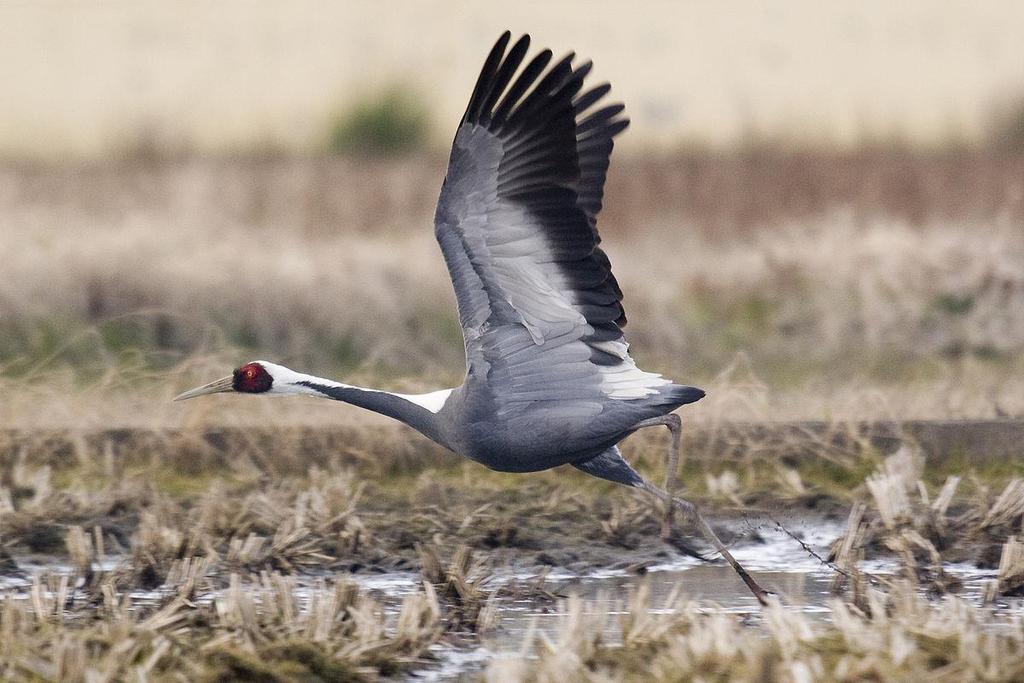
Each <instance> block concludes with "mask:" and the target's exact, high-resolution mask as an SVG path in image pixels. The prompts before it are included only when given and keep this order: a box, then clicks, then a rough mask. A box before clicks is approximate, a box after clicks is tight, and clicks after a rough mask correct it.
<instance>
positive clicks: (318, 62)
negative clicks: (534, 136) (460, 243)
mask: <svg viewBox="0 0 1024 683" xmlns="http://www.w3.org/2000/svg"><path fill="white" fill-rule="evenodd" d="M506 28H508V29H511V30H512V32H513V33H514V34H516V33H519V32H530V33H531V34H532V35H533V37H534V40H535V45H544V46H551V47H552V48H553V49H554V51H555V52H556V53H559V52H561V51H563V50H569V49H575V50H576V51H577V53H578V54H579V55H580V56H581V57H583V58H593V59H594V61H595V63H596V66H595V71H594V73H595V75H596V79H597V80H604V79H607V80H609V81H611V82H612V84H613V85H614V89H613V92H612V94H613V96H614V97H617V98H620V99H621V100H622V101H624V102H625V104H626V105H627V113H628V114H629V115H630V117H631V119H632V126H631V127H630V129H629V130H628V131H627V132H626V133H625V134H624V135H623V136H621V137H620V138H619V139H618V141H617V143H616V144H617V147H616V151H615V154H614V155H613V158H612V165H611V169H610V172H609V176H608V183H607V187H606V193H605V209H604V211H603V213H602V214H601V216H600V219H599V225H598V227H599V228H600V232H601V234H602V237H603V239H604V246H605V247H606V251H607V252H608V254H609V256H610V258H611V261H612V264H613V266H614V269H615V272H616V274H617V277H618V280H619V282H620V284H621V285H622V288H623V290H624V292H625V297H626V298H625V302H624V303H625V306H626V312H627V314H628V317H629V319H630V323H629V325H628V326H627V328H626V334H627V338H628V339H629V341H630V342H631V343H632V345H633V346H632V349H631V351H632V353H633V356H634V358H636V359H637V361H638V362H639V364H640V365H641V366H642V367H644V368H645V369H650V370H654V371H658V372H662V373H665V374H666V375H668V376H670V377H672V378H674V379H676V380H678V381H681V382H686V383H692V384H695V385H698V386H702V387H704V388H706V389H707V390H708V392H709V393H708V396H707V398H705V399H704V400H702V401H700V402H698V403H697V404H694V405H692V406H687V407H686V409H685V410H683V411H681V413H682V415H683V416H684V418H685V419H686V429H685V430H684V438H683V445H684V448H683V451H684V460H685V462H684V463H683V464H682V466H681V475H682V477H681V480H682V482H683V483H684V484H685V488H686V495H687V497H688V498H691V499H693V500H694V501H697V502H698V503H699V504H700V505H701V506H702V507H704V508H705V509H708V510H710V511H711V512H712V515H713V519H714V523H715V525H716V528H718V529H719V531H720V533H722V534H723V537H724V538H726V540H727V542H728V543H729V544H730V547H732V548H733V550H734V551H735V552H736V554H737V557H740V558H741V559H742V561H743V562H744V563H745V564H746V565H747V566H748V567H749V568H750V569H751V570H752V571H754V572H755V573H756V574H757V575H758V577H759V579H761V580H763V581H764V582H765V583H766V585H767V586H768V587H770V588H772V589H773V590H776V591H777V592H778V594H779V595H780V596H781V602H782V604H783V605H785V607H782V606H772V607H770V608H768V609H767V610H761V609H760V607H758V606H757V605H756V604H754V603H753V599H752V598H751V597H750V596H749V595H747V593H746V592H745V591H744V589H743V588H742V586H741V585H740V584H739V582H738V581H737V580H736V578H735V577H734V576H732V575H731V574H729V573H728V572H729V570H728V569H725V570H724V571H722V567H721V566H716V565H714V564H713V563H711V562H706V561H705V559H706V558H704V557H703V555H706V554H707V553H706V552H705V551H704V550H703V549H702V548H701V547H700V546H699V544H696V543H695V542H694V539H692V538H690V537H689V536H687V534H686V529H685V528H683V529H677V530H676V531H677V533H674V534H673V535H672V536H671V537H670V538H668V539H663V538H661V536H660V533H659V532H660V527H661V511H660V510H659V503H658V502H657V501H653V500H639V499H634V498H632V497H631V496H630V494H629V492H627V491H625V490H624V489H623V490H618V489H614V487H613V486H612V485H611V484H609V483H607V482H602V481H598V480H596V479H590V478H587V477H584V476H583V475H576V474H572V473H566V472H565V471H564V468H563V469H560V470H556V471H548V472H542V473H536V474H531V475H522V476H511V475H506V474H501V473H492V472H489V471H487V470H485V469H484V468H482V467H480V466H479V465H477V464H475V463H472V462H469V461H465V460H462V459H459V458H455V457H454V456H452V455H451V454H450V453H447V452H442V451H441V449H440V448H439V447H436V446H434V445H433V444H431V443H430V442H428V441H427V440H426V439H423V438H420V437H419V436H418V435H415V434H413V433H412V432H411V431H410V430H409V429H407V428H405V427H403V426H401V425H399V424H398V423H396V422H393V421H389V420H387V419H386V418H383V417H380V416H376V415H372V414H367V413H363V412H360V411H359V410H358V409H356V408H353V407H350V406H343V405H339V404H337V403H335V402H332V401H322V400H321V401H318V400H315V399H312V398H310V399H300V398H296V399H288V400H250V399H249V398H248V397H239V396H229V395H222V396H216V397H209V398H208V400H201V401H190V402H187V403H184V404H182V403H172V402H171V400H170V399H171V397H173V396H174V395H175V394H177V393H178V392H180V391H181V390H183V389H185V388H188V387H191V386H194V385H196V384H199V383H201V382H206V381H209V380H212V379H215V378H217V377H221V376H223V375H225V374H227V372H228V371H229V370H230V369H231V368H233V367H236V366H238V365H240V364H241V363H243V362H245V361H248V360H252V359H258V358H261V359H266V360H270V361H276V362H281V363H285V364H287V365H289V366H291V367H293V368H296V369H299V370H304V371H308V372H311V373H314V374H317V375H323V376H329V377H336V378H338V379H339V380H342V381H345V382H349V383H353V384H361V385H370V386H379V387H382V388H386V389H394V390H400V391H418V390H431V389H436V388H438V387H448V386H455V385H457V384H458V383H459V382H460V381H461V380H462V375H463V372H464V359H463V352H462V339H461V331H460V329H459V326H458V319H457V316H456V311H455V308H454V296H453V294H452V291H451V285H450V283H449V281H448V276H447V273H446V271H445V267H444V264H443V261H442V259H441V255H440V252H439V249H438V247H437V245H436V243H435V241H434V237H433V229H432V216H433V211H434V204H435V201H436V198H437V194H438V191H439V188H440V185H441V181H442V178H443V175H444V171H445V163H446V159H447V148H448V145H449V144H450V141H451V137H452V134H453V128H454V125H455V122H456V121H457V119H458V116H459V115H460V114H461V112H462V110H463V107H464V106H465V103H466V101H467V97H468V96H469V92H470V90H471V87H472V83H473V80H474V78H475V77H476V74H477V71H478V69H479V66H480V63H481V60H482V59H483V57H484V55H485V54H486V51H487V50H488V48H489V47H490V45H491V44H492V42H493V40H494V39H495V38H496V37H497V36H498V35H499V33H500V32H501V31H503V30H504V29H506ZM1021 35H1024V5H1022V4H1020V3H1017V2H1011V1H1009V0H993V1H991V2H985V3H968V2H947V3H941V4H940V3H934V2H930V1H928V0H911V1H909V2H902V3H888V2H882V1H881V0H866V1H865V2H859V3H856V4H852V3H851V4H839V3H821V2H813V1H812V0H796V1H793V2H786V3H760V2H741V1H739V0H726V1H724V2H685V3H682V2H669V1H658V2H650V3H644V4H643V5H638V6H628V5H624V4H622V3H612V2H604V1H599V2H584V1H583V0H572V1H569V2H558V3H553V2H536V1H528V2H521V3H505V4H504V5H502V6H494V4H493V3H491V4H481V3H473V2H468V1H465V0H458V1H451V2H443V3H442V2H430V3H401V4H399V3H390V4H386V5H382V4H380V3H369V2H328V1H327V0H298V1H296V2H283V1H278V0H267V1H265V2H258V3H257V2H244V1H242V0H225V1H223V2H218V3H204V2H193V1H192V0H185V1H182V2H155V1H147V2H129V1H128V0H95V1H91V0H90V1H88V2H71V1H70V0H36V1H28V0H11V1H8V2H3V3H0V465H2V467H0V598H2V600H0V603H2V604H0V632H2V633H3V634H4V637H3V638H2V639H0V640H2V642H0V678H3V679H4V680H33V681H36V680H86V679H87V680H89V681H101V680H124V679H128V678H132V679H133V680H175V681H177V680H234V679H239V678H245V677H248V678H249V679H254V680H274V681H278V680H280V681H293V680H314V679H315V678H316V677H319V678H316V679H318V680H379V679H380V678H386V679H388V680H391V679H400V678H401V677H402V676H403V675H404V674H405V673H407V672H409V671H410V670H414V671H415V672H416V673H417V675H419V674H422V675H424V676H427V677H433V678H434V679H436V680H442V679H446V678H449V679H450V678H459V679H460V680H479V679H480V678H481V677H483V676H484V675H485V674H484V673H483V670H484V669H485V668H488V669H489V673H488V674H486V675H489V676H490V678H489V680H501V681H506V680H522V681H552V680H558V681H559V683H562V682H563V681H567V680H581V681H582V680H602V681H604V680H613V679H619V678H622V679H626V680H633V679H635V680H691V679H697V678H701V677H703V678H707V677H708V676H711V677H714V676H716V675H717V676H718V677H719V678H722V679H723V680H726V679H727V680H780V681H791V680H800V681H804V680H814V679H823V680H828V679H830V678H831V679H842V680H858V679H859V678H869V679H871V680H919V679H922V678H924V677H926V676H932V677H935V678H936V680H943V679H942V676H945V677H946V678H945V680H970V679H971V678H972V677H974V674H978V677H980V676H982V675H984V676H985V677H986V680H1020V677H1021V661H1024V660H1022V658H1021V651H1022V643H1024V631H1022V630H1021V620H1020V607H1021V602H1020V597H1021V595H1024V550H1022V548H1024V546H1022V545H1021V544H1020V543H1019V542H1018V540H1017V539H1018V538H1019V536H1020V530H1021V528H1022V527H1021V519H1022V518H1024V517H1022V516H1024V459H1022V458H1021V457H1018V456H1019V455H1020V453H1021V451H1020V435H1021V433H1022V418H1024V60H1021V58H1020V57H1021V52H1020V36H1021ZM961 419H963V420H964V421H963V422H961V421H958V420H961ZM809 420H813V421H815V422H813V423H809V422H806V421H809ZM782 421H787V422H786V424H780V422H782ZM793 421H798V422H793ZM862 421H863V422H862ZM693 422H696V423H698V424H696V425H692V423H693ZM645 431H646V432H651V431H652V430H645ZM664 440H665V435H664V434H659V433H644V432H641V433H639V434H638V435H637V436H636V437H634V438H631V439H629V440H628V441H627V442H626V443H625V445H624V453H625V454H626V456H627V457H628V458H629V460H630V461H631V462H632V463H634V464H635V465H636V466H637V468H638V469H639V470H640V471H641V472H643V473H644V474H646V475H649V476H651V477H657V478H658V480H660V479H661V477H662V476H663V468H664V463H663V453H664V450H663V449H664ZM798 538H799V541H800V545H798V544H797V540H798ZM805 551H806V552H805ZM609 595H610V596H611V597H609ZM566 596H571V597H570V599H569V600H568V601H564V600H562V598H564V597H566ZM686 596H690V597H686ZM936 596H942V597H941V602H940V599H939V598H937V597H936ZM691 597H693V598H696V599H697V600H699V602H694V601H692V600H691ZM738 615H739V616H738ZM538 624H540V626H539V628H535V626H537V625H538ZM610 624H611V625H612V627H611V628H609V625H610ZM751 635H752V636H754V637H745V636H751ZM510 649H514V652H510ZM500 652H504V653H505V654H504V656H502V657H496V656H495V655H496V653H500ZM567 672H572V676H570V675H568V674H567Z"/></svg>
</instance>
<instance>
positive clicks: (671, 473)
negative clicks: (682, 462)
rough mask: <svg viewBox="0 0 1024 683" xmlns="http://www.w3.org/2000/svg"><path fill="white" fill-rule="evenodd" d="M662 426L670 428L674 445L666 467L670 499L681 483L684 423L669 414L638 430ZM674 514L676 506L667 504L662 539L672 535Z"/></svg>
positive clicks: (656, 418)
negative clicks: (680, 467)
mask: <svg viewBox="0 0 1024 683" xmlns="http://www.w3.org/2000/svg"><path fill="white" fill-rule="evenodd" d="M661 425H664V426H666V427H668V431H669V433H670V434H671V435H672V443H671V445H670V446H669V451H668V460H667V462H666V465H665V493H666V494H667V495H668V498H672V497H674V496H675V493H676V486H677V483H678V481H679V454H680V450H681V449H680V444H681V440H682V435H683V421H682V420H681V419H680V418H679V416H678V415H676V414H675V413H669V414H668V415H662V416H661V417H652V418H651V419H649V420H644V421H643V422H641V423H640V424H638V425H637V426H636V428H637V429H643V428H644V427H659V426H661ZM666 500H667V499H666ZM674 514H675V506H674V505H672V504H670V503H666V504H665V517H664V519H662V521H661V537H662V538H666V539H667V538H668V537H670V536H671V535H672V518H673V516H674Z"/></svg>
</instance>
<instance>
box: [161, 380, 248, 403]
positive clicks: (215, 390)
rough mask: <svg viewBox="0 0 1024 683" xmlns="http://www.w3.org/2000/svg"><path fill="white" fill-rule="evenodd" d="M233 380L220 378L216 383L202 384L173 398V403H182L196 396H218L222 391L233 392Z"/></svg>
mask: <svg viewBox="0 0 1024 683" xmlns="http://www.w3.org/2000/svg"><path fill="white" fill-rule="evenodd" d="M233 384H234V378H233V377H222V378H221V379H218V380H217V381H216V382H210V383H209V384H204V385H203V386H201V387H196V388H195V389H189V390H188V391H186V392H185V393H183V394H178V395H177V396H175V397H174V400H175V401H184V400H185V399H186V398H195V397H196V396H203V395H205V394H219V393H221V392H224V391H234V386H233Z"/></svg>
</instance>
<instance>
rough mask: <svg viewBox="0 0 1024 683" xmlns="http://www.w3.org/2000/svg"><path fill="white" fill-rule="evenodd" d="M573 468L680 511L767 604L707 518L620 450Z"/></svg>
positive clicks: (614, 450) (762, 594)
mask: <svg viewBox="0 0 1024 683" xmlns="http://www.w3.org/2000/svg"><path fill="white" fill-rule="evenodd" d="M573 467H575V468H576V469H579V470H582V471H583V472H586V473H587V474H589V475H591V476H594V477H598V478H600V479H606V480H608V481H613V482H615V483H616V484H623V485H625V486H632V487H633V488H637V489H640V490H641V491H646V492H647V493H649V494H651V495H653V496H657V497H658V499H659V500H661V501H664V503H665V504H666V505H667V506H668V507H670V508H674V509H678V510H679V511H680V512H681V513H682V514H683V516H684V517H686V518H688V519H690V520H692V521H693V522H694V524H696V525H697V527H698V528H699V529H700V530H701V533H703V534H704V536H706V537H707V539H708V542H709V543H711V545H713V546H714V547H715V550H717V551H718V553H719V554H720V555H721V556H722V557H723V558H725V561H726V562H728V563H729V565H730V566H731V567H732V568H733V570H734V571H735V572H736V573H737V574H738V575H739V577H740V579H742V580H743V583H745V584H747V588H749V589H750V592H751V593H753V594H754V597H755V598H757V601H758V602H759V603H761V604H762V605H766V604H768V595H769V594H768V592H767V591H765V589H763V588H761V586H760V585H758V583H757V581H755V580H754V577H752V576H751V575H750V574H748V573H747V570H746V569H744V568H743V566H742V565H741V564H740V563H739V562H737V561H736V558H735V557H733V556H732V553H730V552H729V549H728V548H726V547H725V544H724V543H722V541H721V540H719V538H718V535H717V534H716V533H715V532H714V530H713V529H712V528H711V526H710V525H709V524H708V523H707V522H706V521H705V520H704V517H703V515H701V514H700V511H699V510H698V509H697V506H695V505H694V504H693V503H691V502H689V501H687V500H683V499H682V498H678V497H675V496H670V495H669V494H668V492H667V491H664V490H662V489H659V488H658V487H657V486H655V485H654V484H651V483H650V482H648V481H647V480H645V479H644V478H643V477H641V476H640V474H639V473H638V472H637V471H636V470H634V469H633V468H632V467H631V466H630V465H629V463H628V462H626V461H625V460H624V459H623V457H622V454H621V453H620V452H619V449H618V447H616V446H613V447H611V448H609V449H608V450H606V451H604V452H603V453H601V454H600V455H598V456H597V457H594V458H591V459H590V460H585V461H583V462H577V463H573Z"/></svg>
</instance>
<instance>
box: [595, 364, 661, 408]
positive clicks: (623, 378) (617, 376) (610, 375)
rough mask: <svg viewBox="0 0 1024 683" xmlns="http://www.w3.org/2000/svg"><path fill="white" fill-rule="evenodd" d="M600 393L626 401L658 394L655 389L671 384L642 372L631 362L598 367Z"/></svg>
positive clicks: (649, 373) (657, 375)
mask: <svg viewBox="0 0 1024 683" xmlns="http://www.w3.org/2000/svg"><path fill="white" fill-rule="evenodd" d="M598 371H599V372H600V373H601V391H603V392H604V395H605V396H607V397H608V398H614V399H618V400H623V401H628V400H630V399H636V398H643V397H645V396H650V395H651V394H656V393H658V389H657V387H661V386H665V385H666V384H671V382H670V381H669V380H667V379H665V378H663V377H662V376H661V375H659V374H657V373H654V372H644V371H643V370H641V369H640V368H638V367H637V366H636V363H634V362H633V361H632V360H626V361H624V362H622V363H620V364H619V365H610V366H599V367H598Z"/></svg>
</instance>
